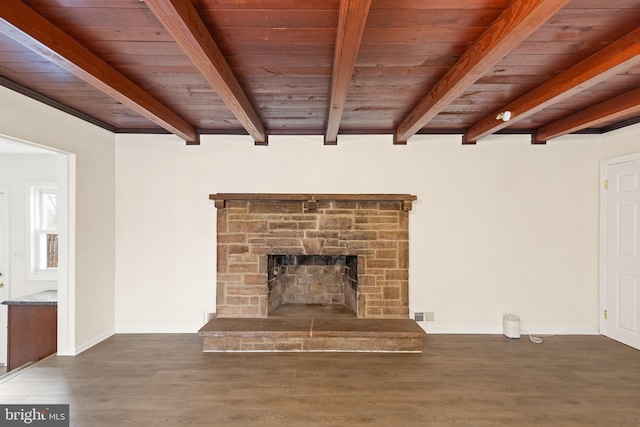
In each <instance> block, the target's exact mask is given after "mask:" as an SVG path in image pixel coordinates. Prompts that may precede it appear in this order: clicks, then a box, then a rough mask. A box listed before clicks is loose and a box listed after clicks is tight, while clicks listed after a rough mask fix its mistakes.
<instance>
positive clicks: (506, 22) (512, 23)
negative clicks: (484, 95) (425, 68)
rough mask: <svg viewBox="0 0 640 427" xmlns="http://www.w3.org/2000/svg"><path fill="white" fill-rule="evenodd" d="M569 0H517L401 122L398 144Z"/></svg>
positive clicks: (396, 141)
mask: <svg viewBox="0 0 640 427" xmlns="http://www.w3.org/2000/svg"><path fill="white" fill-rule="evenodd" d="M568 2H569V0H514V1H513V2H512V3H511V4H510V5H509V7H508V8H507V9H505V11H504V12H503V13H502V14H501V15H500V16H499V17H498V19H496V21H495V22H494V23H493V24H492V25H491V26H490V27H489V28H488V29H487V31H485V32H484V34H482V36H480V38H479V39H478V40H477V41H476V42H475V43H474V44H473V46H471V48H470V49H469V50H467V51H466V52H465V53H464V54H463V55H462V57H460V59H459V60H458V62H457V63H456V64H455V65H454V66H453V68H451V69H450V70H449V72H448V73H447V74H446V75H445V76H444V77H443V78H442V79H441V80H440V81H439V82H438V83H437V84H436V85H435V87H434V88H433V89H432V90H431V92H429V93H428V94H427V96H426V97H425V98H424V99H423V100H422V101H421V102H420V103H419V104H418V105H417V107H415V108H414V109H413V111H411V113H409V115H408V116H407V117H406V118H405V119H404V120H403V121H402V123H400V125H399V126H398V127H397V129H396V132H395V138H394V143H396V144H405V143H406V142H407V140H408V139H409V138H410V137H411V136H413V135H415V134H416V132H418V131H419V130H420V129H421V128H422V127H424V125H425V124H427V123H428V122H429V121H430V120H431V119H433V118H434V117H435V116H436V115H437V114H438V113H439V112H440V111H442V110H443V109H444V108H445V107H446V106H447V105H449V104H450V103H451V102H452V101H454V100H455V99H456V98H458V97H459V96H460V95H461V94H462V93H463V92H464V91H465V90H466V89H467V88H468V87H469V86H471V85H472V84H473V83H474V82H475V81H476V80H478V79H479V78H480V77H482V76H483V75H485V74H486V73H487V71H489V69H490V68H491V67H492V66H493V65H495V64H496V63H497V62H498V61H500V60H501V59H502V58H503V57H504V56H505V55H506V54H508V53H509V52H511V51H512V50H513V49H514V48H515V47H517V46H518V45H519V44H520V43H522V42H523V41H524V40H525V39H526V38H527V37H529V36H530V35H531V34H532V33H533V32H534V31H535V30H536V29H537V28H538V27H540V26H541V25H542V24H544V23H545V22H546V21H547V20H549V18H551V17H552V16H553V15H555V14H556V13H557V12H558V11H559V10H560V9H561V8H562V7H563V6H564V5H566V4H567V3H568Z"/></svg>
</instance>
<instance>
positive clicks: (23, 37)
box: [0, 0, 198, 143]
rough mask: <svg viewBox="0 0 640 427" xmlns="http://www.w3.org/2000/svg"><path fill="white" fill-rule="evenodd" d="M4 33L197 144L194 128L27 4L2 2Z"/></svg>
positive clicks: (0, 27) (0, 25) (0, 15)
mask: <svg viewBox="0 0 640 427" xmlns="http://www.w3.org/2000/svg"><path fill="white" fill-rule="evenodd" d="M0 32H2V33H4V34H6V35H7V36H9V37H11V38H12V39H14V40H16V41H17V42H18V43H20V44H22V45H23V46H25V47H27V48H29V49H31V50H33V51H34V52H37V53H39V54H40V55H42V56H44V57H45V58H47V59H48V60H50V61H51V62H53V63H55V64H56V65H58V66H60V67H62V68H64V69H65V70H67V71H68V72H70V73H71V74H73V75H74V76H76V77H78V78H80V79H82V80H84V81H85V82H87V83H89V84H90V85H92V86H93V87H95V88H97V89H99V90H101V91H102V92H104V93H105V94H107V95H109V96H111V97H112V98H114V99H116V100H118V101H120V102H122V103H123V104H124V105H126V106H127V107H129V108H131V109H132V110H134V111H136V112H137V113H139V114H141V115H143V116H144V117H146V118H147V119H149V120H151V121H152V122H154V123H155V124H157V125H158V126H161V127H162V128H164V129H166V130H168V131H169V132H171V133H174V134H176V135H177V136H179V137H180V138H183V139H185V140H186V141H187V142H188V143H197V141H198V133H197V131H196V129H195V128H194V127H193V126H192V125H190V124H189V123H187V122H186V121H185V120H184V119H182V118H181V117H180V116H178V115H177V114H176V113H174V112H173V111H172V110H171V109H169V108H168V107H166V106H165V105H164V104H162V103H161V102H160V101H158V100H157V99H155V98H154V97H153V96H151V95H149V94H148V93H147V92H146V91H145V90H143V89H142V88H140V87H139V86H138V85H136V84H135V83H134V82H132V81H131V80H129V79H128V78H127V77H125V76H124V75H122V74H121V73H119V72H118V71H117V70H115V69H114V68H112V67H111V66H109V65H108V64H107V63H106V62H104V61H103V60H102V59H100V58H99V57H98V56H96V55H95V54H93V53H92V52H91V51H89V50H88V49H87V48H85V47H84V46H82V45H81V44H80V43H78V42H77V41H76V40H75V39H74V38H72V37H70V36H69V35H67V34H66V33H65V32H63V31H62V30H60V29H59V28H58V27H56V26H55V25H53V24H52V23H50V22H49V21H47V20H46V19H45V18H43V17H42V16H41V15H39V14H38V13H37V12H35V11H34V10H33V9H31V8H29V7H28V6H27V5H25V4H24V3H22V2H20V1H15V0H4V1H0Z"/></svg>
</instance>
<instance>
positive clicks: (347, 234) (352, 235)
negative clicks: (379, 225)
mask: <svg viewBox="0 0 640 427" xmlns="http://www.w3.org/2000/svg"><path fill="white" fill-rule="evenodd" d="M378 233H382V231H366V230H358V231H343V232H342V233H340V240H376V239H377V238H378Z"/></svg>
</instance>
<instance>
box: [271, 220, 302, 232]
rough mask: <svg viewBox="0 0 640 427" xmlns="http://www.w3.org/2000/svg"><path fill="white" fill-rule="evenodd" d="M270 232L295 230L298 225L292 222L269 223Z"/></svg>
mask: <svg viewBox="0 0 640 427" xmlns="http://www.w3.org/2000/svg"><path fill="white" fill-rule="evenodd" d="M269 229H270V230H283V229H284V230H297V229H298V223H296V222H294V221H270V222H269Z"/></svg>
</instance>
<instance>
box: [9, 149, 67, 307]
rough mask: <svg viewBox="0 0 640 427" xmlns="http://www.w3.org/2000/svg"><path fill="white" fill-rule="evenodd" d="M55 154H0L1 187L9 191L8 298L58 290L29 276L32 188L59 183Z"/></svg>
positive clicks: (46, 282)
mask: <svg viewBox="0 0 640 427" xmlns="http://www.w3.org/2000/svg"><path fill="white" fill-rule="evenodd" d="M57 166H58V163H57V156H56V155H55V154H20V155H16V154H10V155H0V188H6V189H8V192H9V219H10V224H9V225H10V232H9V241H10V244H9V247H10V251H9V262H10V265H9V269H10V272H11V278H10V281H9V285H10V289H9V298H11V299H13V298H18V297H21V296H24V295H28V294H32V293H34V292H40V291H44V290H47V289H57V287H58V282H57V281H55V280H54V281H51V280H32V279H33V278H32V277H30V275H29V269H30V265H29V264H30V262H29V260H30V258H29V248H30V247H29V238H30V236H29V232H28V230H29V229H28V227H29V216H30V212H29V185H30V184H32V183H42V182H56V181H57V179H58V176H57Z"/></svg>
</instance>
